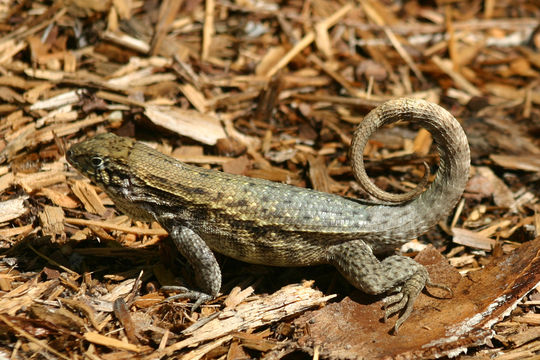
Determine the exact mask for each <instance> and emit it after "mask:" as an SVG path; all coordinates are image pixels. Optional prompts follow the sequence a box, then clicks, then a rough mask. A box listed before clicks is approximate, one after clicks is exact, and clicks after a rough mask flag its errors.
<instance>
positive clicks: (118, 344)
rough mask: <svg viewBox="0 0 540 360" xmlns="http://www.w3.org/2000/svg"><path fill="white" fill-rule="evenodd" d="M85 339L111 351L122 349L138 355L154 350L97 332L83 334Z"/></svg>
mask: <svg viewBox="0 0 540 360" xmlns="http://www.w3.org/2000/svg"><path fill="white" fill-rule="evenodd" d="M83 337H84V339H85V340H86V341H89V342H91V343H94V344H98V345H103V346H106V347H108V348H111V349H122V350H128V351H133V352H136V353H140V352H145V351H150V350H152V348H150V347H149V346H140V345H133V344H129V343H127V342H124V341H122V340H118V339H115V338H112V337H109V336H105V335H101V334H99V333H97V332H95V331H89V332H86V333H84V334H83Z"/></svg>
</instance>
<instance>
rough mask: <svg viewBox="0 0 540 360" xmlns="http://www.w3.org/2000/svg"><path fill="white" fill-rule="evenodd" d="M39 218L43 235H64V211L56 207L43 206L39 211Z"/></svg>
mask: <svg viewBox="0 0 540 360" xmlns="http://www.w3.org/2000/svg"><path fill="white" fill-rule="evenodd" d="M39 218H40V220H41V227H42V230H43V234H44V235H52V236H54V235H58V234H63V233H64V210H62V208H60V207H58V206H50V205H45V206H44V207H43V211H40V213H39Z"/></svg>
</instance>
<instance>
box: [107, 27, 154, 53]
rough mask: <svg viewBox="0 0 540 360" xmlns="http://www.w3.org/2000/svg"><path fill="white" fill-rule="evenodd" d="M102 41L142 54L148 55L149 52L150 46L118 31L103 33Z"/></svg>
mask: <svg viewBox="0 0 540 360" xmlns="http://www.w3.org/2000/svg"><path fill="white" fill-rule="evenodd" d="M103 39H105V40H109V41H111V42H113V43H116V44H118V45H121V46H125V47H127V48H128V49H132V50H135V51H138V52H140V53H143V54H148V53H149V52H150V44H148V43H147V42H145V41H143V40H140V39H136V38H134V37H133V36H130V35H127V34H124V33H121V32H119V31H117V32H112V31H105V32H104V33H103Z"/></svg>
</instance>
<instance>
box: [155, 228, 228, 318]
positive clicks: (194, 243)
mask: <svg viewBox="0 0 540 360" xmlns="http://www.w3.org/2000/svg"><path fill="white" fill-rule="evenodd" d="M168 231H169V235H170V236H171V238H172V240H173V242H174V244H175V245H176V248H177V249H178V251H180V253H181V254H182V255H183V256H184V257H185V258H186V259H187V260H188V262H189V263H190V265H191V267H192V268H193V272H194V273H195V283H196V284H197V286H198V287H199V289H200V290H201V291H198V290H191V289H187V288H185V287H181V286H166V287H165V286H164V287H162V289H163V290H176V291H181V293H180V294H178V295H173V296H170V297H169V298H168V299H167V300H174V299H180V298H184V299H185V298H188V299H191V300H195V303H194V305H193V307H192V310H195V309H196V308H197V307H199V306H200V305H201V304H202V303H204V302H207V301H209V300H212V299H214V298H215V297H216V296H217V295H218V293H219V290H220V288H221V270H220V268H219V264H218V262H217V260H216V258H215V256H214V253H213V252H212V250H210V248H209V247H208V245H206V243H205V242H204V240H203V239H202V238H201V237H200V236H199V235H198V234H196V233H195V232H194V231H193V230H191V229H190V228H188V227H185V226H181V225H175V226H170V227H168Z"/></svg>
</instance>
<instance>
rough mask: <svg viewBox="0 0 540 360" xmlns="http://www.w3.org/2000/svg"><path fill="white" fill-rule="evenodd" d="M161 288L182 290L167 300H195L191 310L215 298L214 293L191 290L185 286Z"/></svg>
mask: <svg viewBox="0 0 540 360" xmlns="http://www.w3.org/2000/svg"><path fill="white" fill-rule="evenodd" d="M161 290H165V291H180V294H176V295H172V296H169V297H168V298H166V299H165V301H173V300H177V299H190V300H195V303H194V304H193V305H192V306H191V311H195V310H197V309H198V308H199V306H201V305H202V304H203V303H205V302H207V301H210V300H212V299H214V297H213V296H212V295H208V294H206V293H203V292H202V291H197V290H190V289H188V288H186V287H183V286H162V287H161Z"/></svg>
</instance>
